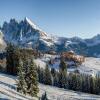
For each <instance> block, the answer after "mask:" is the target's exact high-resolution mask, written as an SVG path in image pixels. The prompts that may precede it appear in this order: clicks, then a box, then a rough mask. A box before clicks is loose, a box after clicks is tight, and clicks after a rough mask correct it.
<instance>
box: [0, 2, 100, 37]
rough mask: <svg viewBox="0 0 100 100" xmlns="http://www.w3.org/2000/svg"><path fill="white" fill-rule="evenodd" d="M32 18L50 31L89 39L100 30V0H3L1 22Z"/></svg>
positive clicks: (50, 32) (60, 34)
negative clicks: (11, 19)
mask: <svg viewBox="0 0 100 100" xmlns="http://www.w3.org/2000/svg"><path fill="white" fill-rule="evenodd" d="M26 16H27V17H28V18H30V19H31V20H32V21H33V22H34V23H36V24H37V25H38V26H39V27H40V28H41V29H42V30H44V31H45V32H47V33H49V34H55V35H58V36H64V37H73V36H79V37H82V38H90V37H92V36H94V35H96V34H98V33H100V0H0V23H1V24H2V23H3V21H5V20H6V21H9V20H10V18H16V19H17V20H22V19H24V18H25V17H26Z"/></svg>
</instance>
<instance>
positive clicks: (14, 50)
mask: <svg viewBox="0 0 100 100" xmlns="http://www.w3.org/2000/svg"><path fill="white" fill-rule="evenodd" d="M6 53H7V56H6V60H7V62H6V70H7V72H8V73H9V74H13V75H16V74H17V67H18V65H19V58H20V52H19V49H18V47H15V46H14V45H12V44H8V46H7V48H6Z"/></svg>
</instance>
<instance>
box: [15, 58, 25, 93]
mask: <svg viewBox="0 0 100 100" xmlns="http://www.w3.org/2000/svg"><path fill="white" fill-rule="evenodd" d="M17 86H18V87H17V91H18V92H21V93H23V94H26V93H27V84H26V81H25V73H24V71H23V63H22V61H21V60H20V61H19V66H18V81H17Z"/></svg>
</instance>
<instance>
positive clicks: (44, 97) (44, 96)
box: [41, 92, 48, 100]
mask: <svg viewBox="0 0 100 100" xmlns="http://www.w3.org/2000/svg"><path fill="white" fill-rule="evenodd" d="M41 100H48V98H47V93H46V92H45V93H44V94H43V95H42V97H41Z"/></svg>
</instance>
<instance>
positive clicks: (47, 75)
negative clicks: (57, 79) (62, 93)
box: [44, 65, 52, 85]
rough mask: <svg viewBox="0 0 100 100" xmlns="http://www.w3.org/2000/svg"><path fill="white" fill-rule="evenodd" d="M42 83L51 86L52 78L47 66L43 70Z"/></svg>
mask: <svg viewBox="0 0 100 100" xmlns="http://www.w3.org/2000/svg"><path fill="white" fill-rule="evenodd" d="M44 83H45V84H47V85H52V76H51V72H50V69H49V67H48V65H46V67H45V70H44Z"/></svg>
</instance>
